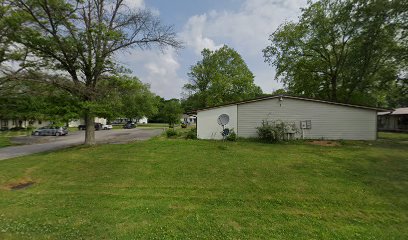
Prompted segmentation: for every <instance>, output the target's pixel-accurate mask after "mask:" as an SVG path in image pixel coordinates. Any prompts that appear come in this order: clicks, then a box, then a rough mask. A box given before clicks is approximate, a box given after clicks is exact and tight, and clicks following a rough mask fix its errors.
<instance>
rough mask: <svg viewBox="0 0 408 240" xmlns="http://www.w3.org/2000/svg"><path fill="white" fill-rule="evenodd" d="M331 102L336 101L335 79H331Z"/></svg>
mask: <svg viewBox="0 0 408 240" xmlns="http://www.w3.org/2000/svg"><path fill="white" fill-rule="evenodd" d="M330 100H331V101H337V77H336V76H332V78H331V99H330Z"/></svg>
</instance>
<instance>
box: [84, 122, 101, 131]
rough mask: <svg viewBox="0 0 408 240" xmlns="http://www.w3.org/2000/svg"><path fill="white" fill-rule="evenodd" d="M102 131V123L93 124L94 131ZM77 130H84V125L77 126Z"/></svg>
mask: <svg viewBox="0 0 408 240" xmlns="http://www.w3.org/2000/svg"><path fill="white" fill-rule="evenodd" d="M101 129H102V123H95V130H96V131H98V130H101ZM78 130H86V125H79V126H78Z"/></svg>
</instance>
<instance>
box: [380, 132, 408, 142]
mask: <svg viewBox="0 0 408 240" xmlns="http://www.w3.org/2000/svg"><path fill="white" fill-rule="evenodd" d="M378 138H379V139H390V140H405V141H408V133H394V132H378Z"/></svg>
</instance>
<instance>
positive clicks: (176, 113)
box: [161, 99, 183, 127]
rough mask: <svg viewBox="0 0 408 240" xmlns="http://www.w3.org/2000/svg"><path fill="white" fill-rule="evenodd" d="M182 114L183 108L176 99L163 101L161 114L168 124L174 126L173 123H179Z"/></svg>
mask: <svg viewBox="0 0 408 240" xmlns="http://www.w3.org/2000/svg"><path fill="white" fill-rule="evenodd" d="M182 114H183V109H182V108H181V104H180V101H179V100H178V99H170V100H167V101H165V102H164V104H163V109H162V113H161V115H162V118H163V120H164V121H165V122H166V123H168V124H169V125H170V126H172V127H174V124H177V123H180V119H181V116H182Z"/></svg>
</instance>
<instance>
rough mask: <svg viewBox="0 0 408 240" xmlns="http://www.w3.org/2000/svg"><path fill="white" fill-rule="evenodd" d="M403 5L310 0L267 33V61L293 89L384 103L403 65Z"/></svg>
mask: <svg viewBox="0 0 408 240" xmlns="http://www.w3.org/2000/svg"><path fill="white" fill-rule="evenodd" d="M403 9H406V3H404V1H397V0H394V1H388V0H375V1H364V0H346V1H338V0H320V1H317V2H309V4H308V6H307V7H306V8H305V9H302V15H301V16H300V18H299V21H298V22H287V23H284V24H282V25H281V26H280V27H279V28H278V29H277V30H276V31H275V32H274V33H272V34H271V35H270V38H269V40H270V45H269V46H267V47H266V48H265V49H264V50H263V54H264V58H265V61H266V62H268V63H270V64H271V65H272V66H274V67H276V70H277V72H276V78H277V79H279V80H281V81H282V82H283V83H284V85H285V87H286V88H287V89H288V91H289V92H291V93H293V94H296V95H304V96H309V97H317V98H321V99H328V100H332V101H340V102H346V103H360V104H375V105H384V104H386V100H385V99H386V95H387V94H388V92H387V91H388V89H390V88H391V86H395V84H396V83H395V81H396V80H397V78H398V74H399V73H400V72H401V69H402V68H403V66H404V64H402V60H398V59H402V58H403V52H404V51H403V49H405V51H406V48H407V46H406V45H404V41H406V34H405V37H404V35H403V34H402V29H403V28H402V25H403V24H406V21H407V20H406V18H405V19H404V17H403V14H405V15H406V12H404V11H406V10H403ZM405 31H406V30H405ZM405 55H406V52H405ZM405 58H406V57H405ZM405 67H406V65H405Z"/></svg>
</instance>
